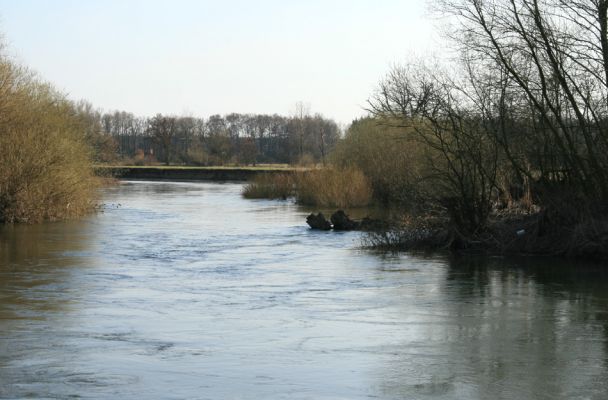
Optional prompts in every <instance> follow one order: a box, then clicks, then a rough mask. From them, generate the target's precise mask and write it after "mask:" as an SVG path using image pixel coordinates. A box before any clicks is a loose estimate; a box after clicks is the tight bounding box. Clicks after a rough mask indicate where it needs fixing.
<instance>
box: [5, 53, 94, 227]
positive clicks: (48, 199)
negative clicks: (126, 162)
mask: <svg viewBox="0 0 608 400" xmlns="http://www.w3.org/2000/svg"><path fill="white" fill-rule="evenodd" d="M0 82H4V83H6V84H3V85H0V149H1V150H2V151H0V222H8V223H12V222H30V223H33V222H40V221H42V220H57V219H64V218H69V217H74V216H78V215H82V214H84V213H86V212H88V211H90V210H91V209H92V206H93V204H92V197H93V195H94V190H95V188H96V186H97V184H98V180H97V179H96V178H95V176H94V174H93V169H92V165H91V148H90V147H89V145H88V143H87V142H86V135H85V130H86V127H85V126H84V125H83V122H82V118H79V115H78V110H77V108H76V107H75V105H74V104H73V103H72V102H69V101H67V100H65V98H64V96H63V95H62V94H60V93H58V92H57V91H55V90H54V89H53V88H52V87H51V86H49V85H48V84H46V83H43V82H40V81H39V80H37V79H36V77H35V76H34V75H33V74H32V73H31V72H29V71H27V70H26V69H24V68H22V67H19V66H16V65H15V64H14V63H12V62H11V61H10V60H8V59H7V58H6V57H3V56H0Z"/></svg>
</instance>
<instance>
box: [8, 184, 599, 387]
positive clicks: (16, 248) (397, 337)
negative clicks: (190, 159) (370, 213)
mask: <svg viewBox="0 0 608 400" xmlns="http://www.w3.org/2000/svg"><path fill="white" fill-rule="evenodd" d="M240 190H241V186H240V185H237V184H215V183H160V182H131V183H123V184H121V185H119V186H118V187H115V188H111V189H108V190H107V191H106V193H105V201H106V204H107V206H106V207H105V211H104V213H101V214H99V215H97V216H94V217H91V218H89V219H86V220H83V221H78V222H70V223H54V224H44V225H38V226H14V227H10V226H9V227H3V228H0V398H62V399H63V398H108V399H109V398H114V399H155V398H162V399H366V398H377V399H427V398H438V399H605V398H607V393H608V356H607V349H606V345H607V343H608V342H607V338H608V284H607V282H608V279H606V278H608V276H607V274H605V273H604V272H603V266H595V267H591V268H590V267H588V266H577V265H573V264H572V263H570V264H566V265H560V264H559V263H557V262H555V261H551V260H544V259H532V260H519V261H517V260H515V261H514V260H511V261H505V260H501V259H490V260H472V259H467V260H454V259H448V258H446V257H441V256H436V257H423V256H408V255H379V254H373V253H369V252H366V251H362V250H358V249H357V247H358V245H359V234H358V233H353V232H351V233H331V232H330V233H328V232H313V231H310V230H309V229H308V228H307V227H306V226H305V223H304V219H305V214H306V213H305V212H304V211H303V210H300V209H299V208H297V207H296V206H294V205H291V204H287V203H285V202H274V201H264V200H260V201H251V200H244V199H241V198H240V196H239V192H240Z"/></svg>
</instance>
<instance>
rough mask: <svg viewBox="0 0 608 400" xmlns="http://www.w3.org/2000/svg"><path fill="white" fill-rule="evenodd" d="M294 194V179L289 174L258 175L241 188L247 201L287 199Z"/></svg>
mask: <svg viewBox="0 0 608 400" xmlns="http://www.w3.org/2000/svg"><path fill="white" fill-rule="evenodd" d="M293 193H294V177H293V174H289V173H285V174H283V173H259V174H257V175H256V176H255V178H254V180H253V181H252V182H249V183H248V184H247V185H245V187H244V188H243V192H242V194H243V197H245V198H247V199H287V198H288V197H291V196H293Z"/></svg>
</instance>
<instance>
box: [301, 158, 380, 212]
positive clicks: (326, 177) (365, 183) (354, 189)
mask: <svg viewBox="0 0 608 400" xmlns="http://www.w3.org/2000/svg"><path fill="white" fill-rule="evenodd" d="M296 187H297V190H296V200H297V202H298V203H300V204H304V205H311V206H321V207H338V208H350V207H364V206H367V205H369V204H370V203H371V201H372V187H371V184H370V182H369V179H367V177H366V176H365V174H363V172H361V171H360V170H359V169H357V168H354V167H347V168H336V167H327V168H321V169H312V170H308V171H304V172H299V173H298V174H297V175H296Z"/></svg>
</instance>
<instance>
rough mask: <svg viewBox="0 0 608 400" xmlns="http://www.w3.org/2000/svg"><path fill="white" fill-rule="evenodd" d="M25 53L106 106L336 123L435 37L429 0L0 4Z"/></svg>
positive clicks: (17, 52)
mask: <svg viewBox="0 0 608 400" xmlns="http://www.w3.org/2000/svg"><path fill="white" fill-rule="evenodd" d="M0 31H1V32H3V33H4V36H5V41H6V42H7V43H8V45H9V51H10V53H11V54H13V55H14V56H15V57H16V58H17V59H18V60H19V61H21V62H23V63H24V64H27V65H28V66H29V67H31V68H32V69H34V70H36V71H38V72H39V73H40V74H41V75H42V76H43V77H44V78H45V79H47V80H49V81H51V82H53V83H54V84H55V85H56V86H57V87H58V88H59V89H61V90H63V91H65V92H67V93H68V94H69V95H70V97H71V98H73V99H81V98H83V99H87V100H89V101H91V102H92V103H93V104H94V105H96V106H98V107H101V108H103V109H104V110H114V109H120V110H127V111H131V112H134V113H135V114H138V115H152V114H155V113H157V112H161V113H172V114H182V113H187V114H191V115H196V116H202V117H207V116H209V115H211V114H215V113H220V114H224V113H229V112H243V113H246V112H252V113H279V114H288V113H290V112H291V111H292V110H293V108H294V104H295V103H296V102H297V101H304V102H306V103H309V104H310V106H311V111H313V112H320V113H322V114H324V115H325V116H327V117H331V118H335V119H336V120H338V121H339V122H342V123H348V122H350V121H351V120H352V119H353V118H355V117H358V116H360V115H362V114H363V113H364V112H363V111H362V106H364V105H365V102H366V100H367V98H368V97H369V96H370V94H371V93H372V91H373V89H374V88H375V86H376V84H377V82H378V80H379V79H380V78H381V77H382V76H383V74H385V73H386V72H387V70H388V69H389V67H390V65H391V64H394V63H399V62H404V61H406V60H407V59H408V58H410V57H412V55H418V56H424V55H425V54H426V53H427V52H428V51H430V50H431V51H432V49H433V48H435V47H436V46H437V43H439V40H438V39H437V38H436V36H437V35H436V34H435V33H434V28H433V23H432V22H431V21H430V19H428V18H427V17H426V2H425V1H424V0H376V1H372V0H350V1H346V0H325V1H322V0H308V1H298V0H256V1H244V0H224V1H219V0H218V1H204V0H200V1H195V0H173V1H168V0H166V1H161V0H98V1H96V0H88V1H87V0H52V1H51V0H48V1H43V0H0Z"/></svg>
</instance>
